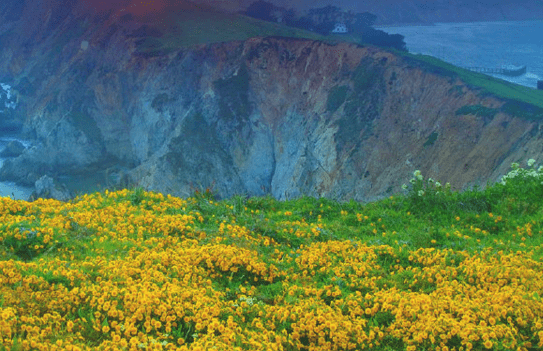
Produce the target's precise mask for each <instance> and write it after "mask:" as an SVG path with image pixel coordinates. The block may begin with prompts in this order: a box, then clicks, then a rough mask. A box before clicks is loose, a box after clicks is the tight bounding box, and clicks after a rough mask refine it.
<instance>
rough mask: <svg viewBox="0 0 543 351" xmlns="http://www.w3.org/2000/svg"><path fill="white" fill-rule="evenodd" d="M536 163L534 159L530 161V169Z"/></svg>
mask: <svg viewBox="0 0 543 351" xmlns="http://www.w3.org/2000/svg"><path fill="white" fill-rule="evenodd" d="M534 163H535V160H534V159H533V158H531V159H529V160H528V167H532V166H533V165H534Z"/></svg>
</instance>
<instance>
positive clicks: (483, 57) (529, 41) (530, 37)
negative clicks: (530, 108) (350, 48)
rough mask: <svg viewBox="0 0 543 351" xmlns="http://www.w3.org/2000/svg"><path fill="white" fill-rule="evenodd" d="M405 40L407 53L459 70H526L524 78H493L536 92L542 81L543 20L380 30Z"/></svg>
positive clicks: (382, 27) (437, 24)
mask: <svg viewBox="0 0 543 351" xmlns="http://www.w3.org/2000/svg"><path fill="white" fill-rule="evenodd" d="M379 29H381V30H383V31H385V32H387V33H390V34H401V35H403V36H404V37H405V43H406V44H407V49H408V50H409V52H411V53H415V54H424V55H430V56H434V57H437V58H439V59H441V60H443V61H446V62H448V63H451V64H453V65H455V66H460V67H488V68H500V67H502V66H503V65H516V66H524V65H525V66H526V67H527V70H526V74H524V75H522V76H518V77H507V76H503V75H499V74H491V75H492V76H494V77H497V78H500V79H504V80H507V81H510V82H512V83H516V84H520V85H524V86H527V87H530V88H537V81H538V80H543V20H538V21H522V22H517V21H504V22H475V23H436V24H435V25H434V26H395V27H385V26H381V27H379Z"/></svg>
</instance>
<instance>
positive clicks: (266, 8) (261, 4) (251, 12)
mask: <svg viewBox="0 0 543 351" xmlns="http://www.w3.org/2000/svg"><path fill="white" fill-rule="evenodd" d="M275 10H276V7H275V5H274V4H272V3H271V2H267V1H261V0H259V1H255V2H253V3H252V4H251V5H249V7H247V10H246V11H245V15H247V16H249V17H253V18H258V19H261V20H264V21H274V18H273V12H274V11H275Z"/></svg>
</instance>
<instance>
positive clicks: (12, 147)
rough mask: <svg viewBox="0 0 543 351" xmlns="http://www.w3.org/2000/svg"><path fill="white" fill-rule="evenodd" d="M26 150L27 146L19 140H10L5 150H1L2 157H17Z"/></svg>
mask: <svg viewBox="0 0 543 351" xmlns="http://www.w3.org/2000/svg"><path fill="white" fill-rule="evenodd" d="M23 151H25V146H24V145H23V144H22V143H21V142H20V141H18V140H13V141H10V142H9V143H8V144H7V145H6V147H5V148H4V150H2V151H1V152H0V156H1V157H17V156H20V155H21V154H22V153H23Z"/></svg>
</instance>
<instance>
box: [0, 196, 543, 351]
mask: <svg viewBox="0 0 543 351" xmlns="http://www.w3.org/2000/svg"><path fill="white" fill-rule="evenodd" d="M206 206H209V208H213V209H217V210H216V211H218V212H210V213H213V215H208V214H207V213H205V211H206V208H207V207H206ZM220 207H221V206H219V205H217V203H213V202H211V201H208V200H206V199H200V200H195V199H186V200H182V199H178V198H174V197H171V196H163V195H161V194H156V193H151V192H141V193H139V194H138V193H136V192H134V191H127V190H122V191H117V192H105V193H102V194H100V193H97V194H92V195H84V196H82V197H79V198H76V199H75V200H73V201H71V202H67V203H63V202H58V201H54V200H41V199H40V200H37V201H35V202H32V203H28V202H24V201H13V200H10V199H0V213H1V215H0V216H1V218H0V220H1V222H0V223H2V224H0V240H1V243H0V250H4V252H3V254H5V257H9V259H5V260H2V261H0V297H1V298H0V317H1V318H0V346H4V347H5V348H7V349H13V350H95V349H98V350H142V349H145V350H208V349H213V348H215V349H217V350H315V351H316V350H363V349H373V348H377V347H381V346H383V347H386V348H388V349H397V350H418V349H432V350H433V349H435V350H440V351H445V350H458V351H459V350H462V351H464V350H483V349H493V350H530V349H537V348H543V302H542V301H541V296H542V295H543V280H542V279H541V278H540V277H541V276H542V274H543V263H542V262H540V261H536V260H533V259H532V257H531V255H530V253H521V252H518V253H516V252H515V253H511V252H507V251H499V250H498V249H495V248H486V249H482V250H480V251H479V252H477V253H475V254H469V253H467V252H465V251H455V250H452V249H436V248H425V249H418V250H408V249H407V248H406V247H405V246H402V245H397V246H395V247H393V246H389V245H368V244H367V243H363V242H361V241H359V240H333V239H334V237H333V229H331V228H330V227H329V226H328V227H327V226H326V224H325V223H323V222H322V221H321V220H320V218H319V217H317V218H315V221H310V220H306V219H303V218H302V219H299V220H298V219H297V217H296V216H297V214H293V213H292V212H291V211H282V212H281V213H280V216H279V215H277V214H276V212H274V213H275V214H274V216H277V217H274V218H275V220H268V218H265V219H263V218H262V217H261V215H260V214H259V213H257V212H255V211H248V210H247V209H245V211H246V212H247V216H252V218H253V219H254V223H243V224H241V223H238V222H236V216H235V215H233V214H232V213H233V211H234V209H233V208H230V207H228V208H226V207H223V208H222V209H221V208H220ZM210 211H211V210H210ZM220 211H223V212H220ZM287 212H288V213H287ZM215 213H223V214H224V216H223V215H221V216H220V217H219V216H217V217H215ZM349 216H352V218H353V219H352V221H353V223H355V224H359V225H362V224H364V223H365V222H369V218H368V217H367V216H365V215H362V214H359V213H356V214H349V212H347V211H345V210H342V212H341V213H340V216H339V217H340V218H342V217H349ZM222 217H224V218H222ZM488 218H491V217H490V216H488ZM485 220H487V219H486V218H485ZM494 220H497V218H496V217H494V218H493V219H492V222H491V224H492V223H495V222H493V221H494ZM500 220H501V219H500ZM272 222H273V223H272ZM383 222H384V221H382V220H381V218H379V219H378V220H375V221H374V222H371V223H370V224H369V225H368V227H369V228H372V227H374V228H379V230H385V224H384V223H383ZM530 223H531V222H530ZM530 223H528V224H526V225H523V226H519V228H518V232H517V235H522V236H523V237H525V236H526V237H529V236H530V233H533V232H534V231H535V229H533V228H534V226H535V224H534V223H531V224H530ZM474 228H475V227H474ZM453 229H454V228H453ZM468 231H469V232H474V231H475V229H473V228H469V227H468V228H458V229H454V230H453V233H455V232H458V233H460V234H459V235H464V234H462V233H464V232H468ZM282 233H284V234H288V235H290V236H291V237H292V238H294V239H295V240H302V239H303V240H305V241H300V242H302V244H300V245H296V247H294V245H292V247H291V245H290V244H283V243H281V240H283V239H282V238H284V237H282V236H281V235H280V234H282ZM386 348H385V349H386Z"/></svg>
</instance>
